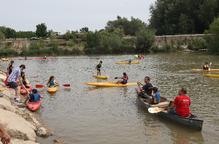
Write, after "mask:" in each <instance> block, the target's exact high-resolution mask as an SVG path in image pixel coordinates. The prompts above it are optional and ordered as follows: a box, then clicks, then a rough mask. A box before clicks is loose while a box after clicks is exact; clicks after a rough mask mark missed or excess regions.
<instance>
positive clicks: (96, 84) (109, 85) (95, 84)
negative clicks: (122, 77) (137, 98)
mask: <svg viewBox="0 0 219 144" xmlns="http://www.w3.org/2000/svg"><path fill="white" fill-rule="evenodd" d="M85 84H86V85H90V86H96V87H127V86H136V85H137V83H136V82H132V83H127V84H117V83H115V82H88V83H85Z"/></svg>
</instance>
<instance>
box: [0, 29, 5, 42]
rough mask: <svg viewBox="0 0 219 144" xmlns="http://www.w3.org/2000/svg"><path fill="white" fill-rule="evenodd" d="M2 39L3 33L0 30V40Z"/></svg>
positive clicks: (3, 37)
mask: <svg viewBox="0 0 219 144" xmlns="http://www.w3.org/2000/svg"><path fill="white" fill-rule="evenodd" d="M3 39H5V35H4V33H3V32H2V31H0V40H3Z"/></svg>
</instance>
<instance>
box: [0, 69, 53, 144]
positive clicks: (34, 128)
mask: <svg viewBox="0 0 219 144" xmlns="http://www.w3.org/2000/svg"><path fill="white" fill-rule="evenodd" d="M4 78H5V75H4V74H3V73H0V124H2V125H3V126H4V128H5V129H6V131H7V133H8V134H9V135H10V136H11V144H38V143H37V142H36V138H37V136H40V137H48V136H50V135H51V132H49V130H47V129H46V128H45V127H43V126H42V124H41V123H40V122H39V121H38V120H37V119H36V118H35V116H34V114H33V113H31V112H30V111H28V110H27V109H26V107H25V105H22V104H21V105H17V104H15V103H14V102H13V97H14V90H10V89H8V88H7V87H5V86H4V83H3V82H2V79H4ZM0 144H1V142H0Z"/></svg>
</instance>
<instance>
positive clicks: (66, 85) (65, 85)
mask: <svg viewBox="0 0 219 144" xmlns="http://www.w3.org/2000/svg"><path fill="white" fill-rule="evenodd" d="M62 86H64V87H70V86H71V85H70V84H63V85H62Z"/></svg>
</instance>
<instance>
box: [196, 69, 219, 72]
mask: <svg viewBox="0 0 219 144" xmlns="http://www.w3.org/2000/svg"><path fill="white" fill-rule="evenodd" d="M192 71H193V72H219V69H209V70H203V69H192Z"/></svg>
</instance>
